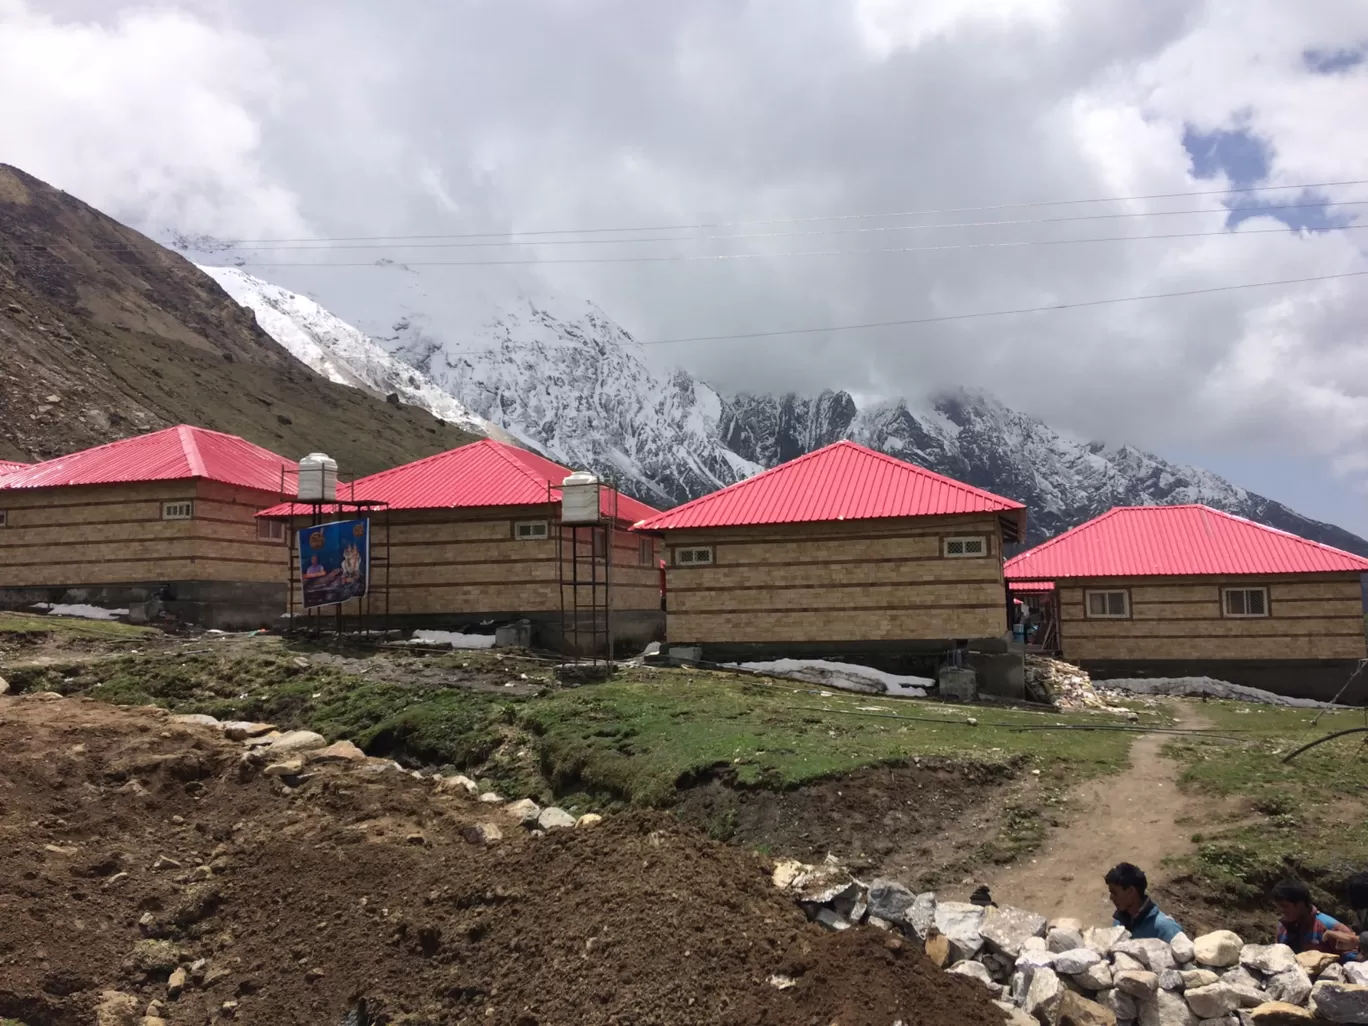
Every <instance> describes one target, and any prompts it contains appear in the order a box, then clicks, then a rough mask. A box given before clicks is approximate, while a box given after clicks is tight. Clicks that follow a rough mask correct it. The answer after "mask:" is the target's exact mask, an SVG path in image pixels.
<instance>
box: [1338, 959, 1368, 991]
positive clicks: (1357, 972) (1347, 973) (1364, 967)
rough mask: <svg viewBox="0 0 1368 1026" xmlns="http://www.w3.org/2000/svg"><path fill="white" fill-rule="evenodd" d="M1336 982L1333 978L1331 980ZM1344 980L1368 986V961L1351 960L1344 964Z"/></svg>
mask: <svg viewBox="0 0 1368 1026" xmlns="http://www.w3.org/2000/svg"><path fill="white" fill-rule="evenodd" d="M1331 982H1332V983H1333V982H1334V981H1333V980H1332V981H1331ZM1344 982H1345V983H1355V984H1358V985H1359V986H1360V987H1368V962H1349V963H1346V964H1345V966H1344Z"/></svg>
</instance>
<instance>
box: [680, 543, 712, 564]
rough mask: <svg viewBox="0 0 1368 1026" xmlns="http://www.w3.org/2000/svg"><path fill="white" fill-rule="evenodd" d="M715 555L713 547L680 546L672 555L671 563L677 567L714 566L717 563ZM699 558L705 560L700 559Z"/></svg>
mask: <svg viewBox="0 0 1368 1026" xmlns="http://www.w3.org/2000/svg"><path fill="white" fill-rule="evenodd" d="M713 555H714V554H713V548H712V546H711V545H680V546H677V547H676V548H675V549H674V550H673V552H672V553H671V560H670V561H671V562H672V563H673V564H674V565H675V566H713V565H715V563H716V560H715V559H714V558H713ZM699 556H702V557H703V558H702V559H699V558H698V557H699Z"/></svg>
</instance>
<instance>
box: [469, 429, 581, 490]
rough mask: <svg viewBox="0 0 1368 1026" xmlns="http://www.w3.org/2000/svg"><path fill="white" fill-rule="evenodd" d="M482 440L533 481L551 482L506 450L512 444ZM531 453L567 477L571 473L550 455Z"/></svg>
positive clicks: (557, 486) (487, 439)
mask: <svg viewBox="0 0 1368 1026" xmlns="http://www.w3.org/2000/svg"><path fill="white" fill-rule="evenodd" d="M484 441H486V442H488V443H489V444H490V445H492V446H495V450H494V451H495V452H497V453H498V454H499V456H500V457H501V458H502V459H503V460H504V461H505V462H507V463H511V464H512V465H513V466H514V467H516V468H517V469H518V470H520V471H521V472H522V473H524V474H526V475H527V476H528V477H530V478H531V479H532V480H533V481H535V482H536V483H537V484H539V485H547V484H551V481H550V479H549V478H544V477H542V476H541V475H540V474H538V473H537V472H536V471H535V470H533V469H532V468H531V467H529V466H528V465H527V464H526V463H524V462H523V461H522V460H520V459H518V458H517V457H516V456H514V455H512V454H511V453H510V452H509V451H508V450H509V449H512V448H514V446H511V445H508V444H507V443H506V442H496V441H494V439H492V438H486V439H485V440H484ZM477 444H478V443H477ZM532 455H533V456H539V458H540V459H544V460H546V462H547V463H550V464H551V465H552V466H553V467H560V469H561V470H564V471H565V472H566V476H567V477H568V476H569V475H570V474H571V473H573V471H571V470H570V469H569V468H568V467H563V466H561V464H559V463H557V462H556V461H555V460H553V459H551V458H550V457H547V456H540V454H538V453H532ZM600 483H601V482H600ZM551 487H553V488H559V487H560V485H559V484H551Z"/></svg>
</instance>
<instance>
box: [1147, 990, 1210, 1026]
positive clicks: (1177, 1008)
mask: <svg viewBox="0 0 1368 1026" xmlns="http://www.w3.org/2000/svg"><path fill="white" fill-rule="evenodd" d="M1139 1009H1140V1018H1139V1022H1140V1026H1198V1023H1199V1022H1200V1021H1201V1020H1199V1019H1198V1018H1197V1016H1195V1015H1193V1014H1192V1009H1191V1008H1189V1007H1188V1004H1187V1002H1186V1001H1184V1000H1183V996H1182V995H1181V994H1174V993H1172V992H1171V991H1167V990H1161V991H1159V993H1158V994H1156V995H1155V996H1154V1000H1153V1001H1141V1002H1140V1003H1139Z"/></svg>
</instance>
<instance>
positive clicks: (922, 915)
mask: <svg viewBox="0 0 1368 1026" xmlns="http://www.w3.org/2000/svg"><path fill="white" fill-rule="evenodd" d="M903 922H904V923H905V924H906V925H907V928H908V929H909V930H911V931H912V933H913V934H914V935H915V936H916V937H917V939H918V940H925V939H926V935H927V933H928V932H929V931H930V929H931V927H932V926H933V925H934V924H935V922H936V896H935V894H933V893H931V892H930V891H928V892H927V893H925V894H918V895H917V898H916V900H915V901H913V902H912V906H911V907H910V908H909V909H908V910H907V911H906V912H905V913H904V914H903Z"/></svg>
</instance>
